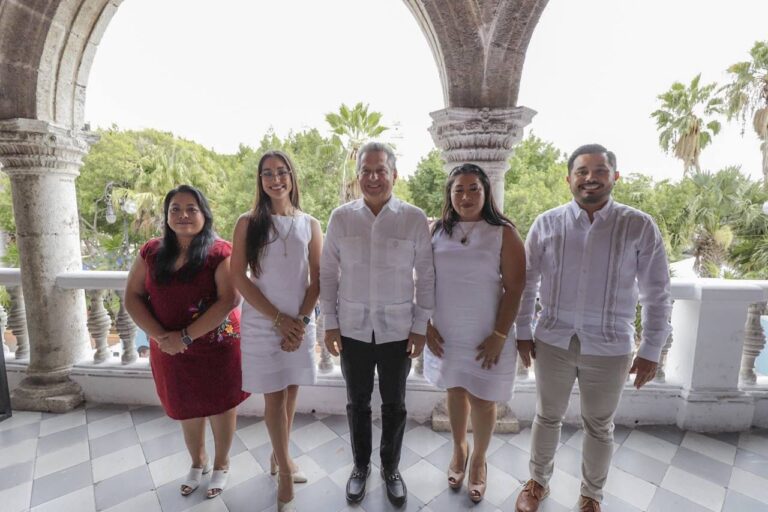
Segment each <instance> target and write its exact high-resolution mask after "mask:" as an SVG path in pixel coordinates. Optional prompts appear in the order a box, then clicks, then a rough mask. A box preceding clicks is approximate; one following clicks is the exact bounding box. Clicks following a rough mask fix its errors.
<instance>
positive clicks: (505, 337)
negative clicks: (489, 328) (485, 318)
mask: <svg viewBox="0 0 768 512" xmlns="http://www.w3.org/2000/svg"><path fill="white" fill-rule="evenodd" d="M493 334H495V335H496V336H498V337H499V338H501V339H503V340H504V341H506V340H507V335H506V334H504V333H503V332H499V331H497V330H496V329H494V330H493Z"/></svg>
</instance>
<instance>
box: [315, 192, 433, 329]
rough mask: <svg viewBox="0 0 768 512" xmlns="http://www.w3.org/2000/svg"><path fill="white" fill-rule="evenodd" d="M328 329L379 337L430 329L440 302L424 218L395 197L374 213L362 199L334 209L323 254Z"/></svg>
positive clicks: (322, 294)
mask: <svg viewBox="0 0 768 512" xmlns="http://www.w3.org/2000/svg"><path fill="white" fill-rule="evenodd" d="M320 305H321V308H322V311H323V313H324V315H325V328H326V329H336V328H340V329H341V334H342V335H343V336H346V337H348V338H353V339H356V340H360V341H366V342H371V339H372V333H373V332H375V333H376V343H387V342H392V341H401V340H405V339H407V338H408V334H409V333H410V332H414V333H416V334H425V333H426V330H427V320H429V318H430V317H431V316H432V310H433V309H434V305H435V269H434V265H433V262H432V242H431V239H430V235H429V226H428V224H427V217H426V215H424V212H423V211H421V210H420V209H419V208H417V207H415V206H413V205H410V204H408V203H405V202H403V201H401V200H399V199H397V198H396V197H394V196H393V197H392V198H390V200H389V201H388V202H387V203H386V204H385V205H384V207H383V208H382V209H381V211H380V212H379V214H378V215H374V214H373V213H372V212H371V210H370V209H369V208H368V206H366V204H365V202H364V201H363V200H362V199H358V200H357V201H352V202H350V203H347V204H345V205H342V206H340V207H338V208H336V209H335V210H334V211H333V213H332V214H331V218H330V219H329V221H328V230H327V233H326V235H325V245H324V247H323V254H322V257H321V259H320Z"/></svg>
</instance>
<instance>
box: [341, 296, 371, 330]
mask: <svg viewBox="0 0 768 512" xmlns="http://www.w3.org/2000/svg"><path fill="white" fill-rule="evenodd" d="M364 322H365V305H364V304H361V303H359V302H351V301H348V300H344V299H341V300H340V301H339V328H340V329H341V334H343V335H344V336H348V334H346V333H347V332H348V333H349V334H350V335H351V334H353V332H354V331H358V330H360V329H361V328H362V327H363V323H364Z"/></svg>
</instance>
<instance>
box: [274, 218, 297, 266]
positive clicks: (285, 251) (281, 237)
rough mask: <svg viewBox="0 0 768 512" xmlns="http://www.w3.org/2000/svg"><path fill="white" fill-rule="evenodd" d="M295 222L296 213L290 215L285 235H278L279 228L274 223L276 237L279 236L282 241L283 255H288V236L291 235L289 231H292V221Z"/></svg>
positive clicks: (285, 256)
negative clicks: (289, 223) (289, 222)
mask: <svg viewBox="0 0 768 512" xmlns="http://www.w3.org/2000/svg"><path fill="white" fill-rule="evenodd" d="M294 222H296V215H291V226H290V227H289V228H288V232H287V233H286V234H285V236H284V237H283V236H280V230H279V229H277V224H275V231H277V238H279V239H280V240H281V241H282V242H283V257H284V258H287V257H288V237H289V236H291V231H293V223H294Z"/></svg>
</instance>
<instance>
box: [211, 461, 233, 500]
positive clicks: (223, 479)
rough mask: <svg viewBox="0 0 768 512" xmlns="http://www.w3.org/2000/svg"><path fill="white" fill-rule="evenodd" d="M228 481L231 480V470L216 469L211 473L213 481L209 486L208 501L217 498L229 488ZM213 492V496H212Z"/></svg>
mask: <svg viewBox="0 0 768 512" xmlns="http://www.w3.org/2000/svg"><path fill="white" fill-rule="evenodd" d="M227 480H229V468H226V469H214V470H213V473H211V481H210V483H209V484H208V494H207V495H206V496H207V497H208V499H211V498H215V497H216V496H218V495H219V494H221V493H222V492H224V489H225V488H226V487H227ZM211 491H213V494H211Z"/></svg>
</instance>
